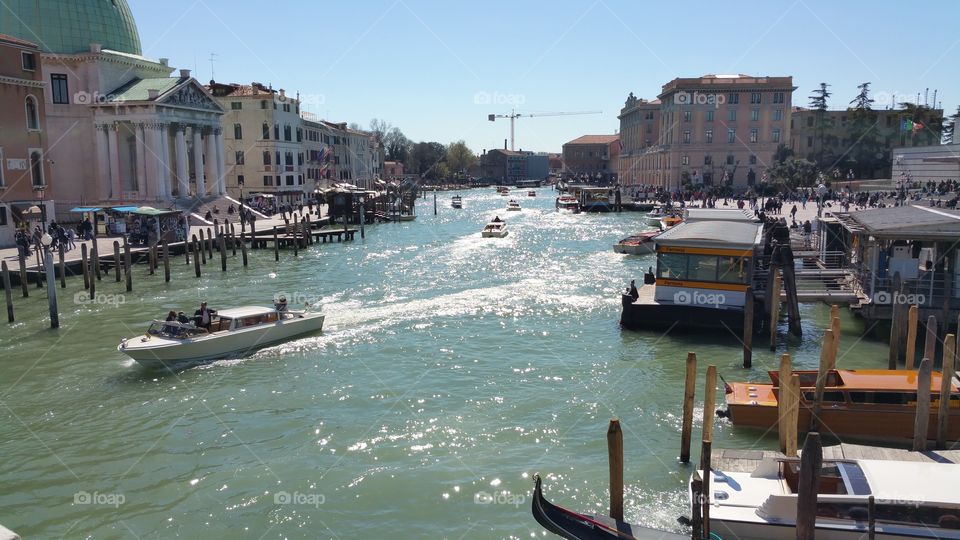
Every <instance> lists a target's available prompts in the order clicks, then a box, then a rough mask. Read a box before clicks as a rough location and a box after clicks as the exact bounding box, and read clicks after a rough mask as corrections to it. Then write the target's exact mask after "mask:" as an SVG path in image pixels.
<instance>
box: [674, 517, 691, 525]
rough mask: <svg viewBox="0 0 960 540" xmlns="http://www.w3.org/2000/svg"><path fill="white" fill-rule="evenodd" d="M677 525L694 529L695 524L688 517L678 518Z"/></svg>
mask: <svg viewBox="0 0 960 540" xmlns="http://www.w3.org/2000/svg"><path fill="white" fill-rule="evenodd" d="M677 523H679V524H681V525H683V526H684V527H693V522H692V521H690V518H688V517H687V516H680V517H678V518H677Z"/></svg>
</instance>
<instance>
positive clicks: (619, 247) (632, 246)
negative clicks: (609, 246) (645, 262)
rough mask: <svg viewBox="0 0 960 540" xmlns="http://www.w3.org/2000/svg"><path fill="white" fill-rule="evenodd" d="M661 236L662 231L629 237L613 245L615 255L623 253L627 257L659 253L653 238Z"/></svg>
mask: <svg viewBox="0 0 960 540" xmlns="http://www.w3.org/2000/svg"><path fill="white" fill-rule="evenodd" d="M658 234H660V231H651V232H645V233H641V234H636V235H633V236H628V237H626V238H624V239H623V240H620V241H619V242H617V243H616V244H614V245H613V252H614V253H623V254H626V255H647V254H650V253H656V252H657V245H656V244H655V243H654V242H653V238H654V237H655V236H657V235H658Z"/></svg>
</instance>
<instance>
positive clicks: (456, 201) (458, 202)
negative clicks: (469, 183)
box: [450, 195, 463, 208]
mask: <svg viewBox="0 0 960 540" xmlns="http://www.w3.org/2000/svg"><path fill="white" fill-rule="evenodd" d="M450 206H452V207H453V208H463V197H461V196H459V195H454V196H453V198H452V199H450Z"/></svg>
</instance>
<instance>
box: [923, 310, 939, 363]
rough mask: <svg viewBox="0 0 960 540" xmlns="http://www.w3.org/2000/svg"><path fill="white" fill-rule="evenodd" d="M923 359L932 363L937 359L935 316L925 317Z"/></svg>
mask: <svg viewBox="0 0 960 540" xmlns="http://www.w3.org/2000/svg"><path fill="white" fill-rule="evenodd" d="M923 357H924V358H929V359H930V361H931V362H932V361H933V359H934V358H936V357H937V316H936V315H930V316H929V317H927V335H926V340H925V341H924V342H923Z"/></svg>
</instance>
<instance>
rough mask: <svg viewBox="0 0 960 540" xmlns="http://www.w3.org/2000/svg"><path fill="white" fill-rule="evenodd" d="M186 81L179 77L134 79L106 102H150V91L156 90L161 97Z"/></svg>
mask: <svg viewBox="0 0 960 540" xmlns="http://www.w3.org/2000/svg"><path fill="white" fill-rule="evenodd" d="M187 80H189V79H186V78H181V77H155V78H150V79H134V80H132V81H130V82H129V83H127V84H125V85H123V86H121V87H120V88H118V89H116V90H115V91H114V92H113V93H111V95H110V99H108V100H107V101H110V102H123V101H150V90H156V91H158V92H159V93H160V95H163V94H164V93H166V92H169V91H170V90H172V89H174V88H176V87H177V86H178V85H179V84H181V83H183V82H185V81H187Z"/></svg>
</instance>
